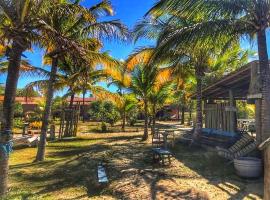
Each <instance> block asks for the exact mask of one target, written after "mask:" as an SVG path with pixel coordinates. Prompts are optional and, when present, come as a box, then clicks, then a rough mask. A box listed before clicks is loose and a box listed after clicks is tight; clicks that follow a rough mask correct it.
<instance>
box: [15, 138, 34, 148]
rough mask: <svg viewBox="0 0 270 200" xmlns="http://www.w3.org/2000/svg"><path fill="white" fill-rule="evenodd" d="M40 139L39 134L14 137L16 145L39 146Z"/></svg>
mask: <svg viewBox="0 0 270 200" xmlns="http://www.w3.org/2000/svg"><path fill="white" fill-rule="evenodd" d="M38 141H39V137H38V136H22V137H17V138H14V139H13V142H14V146H19V145H26V146H29V147H33V146H37V144H38Z"/></svg>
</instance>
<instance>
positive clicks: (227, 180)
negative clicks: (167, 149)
mask: <svg viewBox="0 0 270 200" xmlns="http://www.w3.org/2000/svg"><path fill="white" fill-rule="evenodd" d="M173 152H174V156H175V158H176V159H177V160H178V161H179V162H182V163H184V165H185V166H187V167H188V168H190V169H191V170H193V171H195V172H196V173H197V174H199V175H200V176H202V177H203V178H205V179H207V180H208V183H209V184H211V185H214V186H215V187H216V188H218V189H220V190H222V191H223V192H225V193H227V194H228V195H229V196H230V198H229V199H243V198H244V197H249V199H254V197H252V196H251V194H254V195H257V196H260V197H262V188H263V183H262V179H257V180H246V179H242V178H240V177H238V176H237V175H236V174H235V170H234V167H233V164H229V163H228V160H225V159H223V158H221V157H219V156H218V155H217V153H216V152H215V151H207V150H206V149H204V148H202V147H195V146H193V147H189V146H188V145H186V144H183V143H178V144H176V145H175V148H174V149H173ZM247 184H250V187H248V186H247ZM253 186H254V187H253ZM232 191H234V192H232Z"/></svg>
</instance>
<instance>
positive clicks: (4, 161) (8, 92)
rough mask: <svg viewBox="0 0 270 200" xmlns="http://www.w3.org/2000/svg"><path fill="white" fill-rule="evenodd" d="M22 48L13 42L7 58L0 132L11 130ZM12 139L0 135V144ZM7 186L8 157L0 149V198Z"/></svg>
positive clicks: (5, 191)
mask: <svg viewBox="0 0 270 200" xmlns="http://www.w3.org/2000/svg"><path fill="white" fill-rule="evenodd" d="M23 51H24V48H23V47H22V46H21V45H20V44H18V43H17V42H15V41H14V42H13V44H12V48H11V53H10V56H9V64H8V75H7V80H6V88H5V96H4V102H3V116H4V117H3V121H2V126H1V130H2V131H3V133H5V130H12V128H13V117H14V103H15V97H16V89H17V83H18V79H19V72H20V64H21V56H22V53H23ZM11 138H12V136H11V135H4V134H3V135H2V136H1V138H0V143H2V144H3V143H6V142H7V141H9V140H10V139H11ZM7 186H8V156H6V155H5V152H4V151H3V149H2V148H0V197H1V196H3V195H5V194H6V193H7Z"/></svg>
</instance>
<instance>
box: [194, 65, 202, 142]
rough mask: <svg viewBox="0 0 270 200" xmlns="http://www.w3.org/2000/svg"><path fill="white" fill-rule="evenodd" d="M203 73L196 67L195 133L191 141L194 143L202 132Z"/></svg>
mask: <svg viewBox="0 0 270 200" xmlns="http://www.w3.org/2000/svg"><path fill="white" fill-rule="evenodd" d="M203 74H204V73H203V71H202V70H201V69H200V67H196V81H197V85H196V103H197V110H196V112H197V113H196V126H195V131H194V134H193V139H194V140H195V141H196V140H198V139H199V137H200V135H201V132H202V120H203V117H202V78H203Z"/></svg>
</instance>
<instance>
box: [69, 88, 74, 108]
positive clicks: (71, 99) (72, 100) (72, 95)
mask: <svg viewBox="0 0 270 200" xmlns="http://www.w3.org/2000/svg"><path fill="white" fill-rule="evenodd" d="M74 97H75V94H74V93H73V92H72V94H71V96H70V102H69V107H70V108H72V106H73V103H74Z"/></svg>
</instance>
